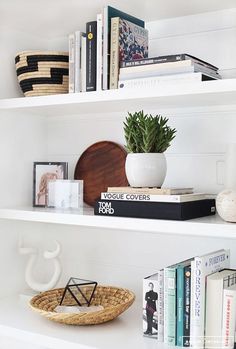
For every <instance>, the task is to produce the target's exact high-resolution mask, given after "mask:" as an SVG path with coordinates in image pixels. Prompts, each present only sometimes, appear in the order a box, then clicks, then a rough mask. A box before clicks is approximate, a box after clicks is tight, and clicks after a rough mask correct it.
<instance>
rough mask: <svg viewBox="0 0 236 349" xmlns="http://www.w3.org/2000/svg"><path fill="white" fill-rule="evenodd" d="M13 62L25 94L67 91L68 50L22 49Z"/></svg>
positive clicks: (35, 94) (47, 93) (38, 94)
mask: <svg viewBox="0 0 236 349" xmlns="http://www.w3.org/2000/svg"><path fill="white" fill-rule="evenodd" d="M15 64H16V73H17V77H18V81H19V84H20V87H21V89H22V91H23V93H24V95H25V96H42V95H52V94H60V93H68V89H69V87H68V86H69V56H68V52H58V51H23V52H20V53H18V54H17V56H16V57H15Z"/></svg>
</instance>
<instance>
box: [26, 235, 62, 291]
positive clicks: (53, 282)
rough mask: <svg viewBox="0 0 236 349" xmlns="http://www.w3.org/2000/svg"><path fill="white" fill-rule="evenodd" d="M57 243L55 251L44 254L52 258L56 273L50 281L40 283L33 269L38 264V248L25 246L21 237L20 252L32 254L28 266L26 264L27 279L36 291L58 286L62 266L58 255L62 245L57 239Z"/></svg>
mask: <svg viewBox="0 0 236 349" xmlns="http://www.w3.org/2000/svg"><path fill="white" fill-rule="evenodd" d="M55 243H56V250H55V251H45V252H44V254H43V257H44V258H45V259H49V260H52V262H53V264H54V274H53V276H52V278H51V280H50V281H49V282H47V283H40V282H37V281H35V280H34V277H33V269H34V266H35V264H36V260H37V255H38V249H37V248H33V247H23V246H22V239H21V238H20V243H19V253H20V254H22V255H30V257H29V260H28V263H27V266H26V270H25V281H26V283H27V285H28V286H29V287H30V288H31V289H32V290H34V291H37V292H44V291H48V290H51V289H52V288H54V287H55V286H56V284H57V282H58V281H59V278H60V276H61V270H62V268H61V264H60V261H59V259H58V258H57V257H58V256H59V254H60V252H61V246H60V244H59V242H57V241H56V240H55Z"/></svg>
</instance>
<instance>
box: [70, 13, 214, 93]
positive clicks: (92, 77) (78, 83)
mask: <svg viewBox="0 0 236 349" xmlns="http://www.w3.org/2000/svg"><path fill="white" fill-rule="evenodd" d="M148 45H149V40H148V30H147V29H145V22H144V21H143V20H141V19H139V18H136V17H134V16H132V15H129V14H127V13H125V12H122V11H120V10H118V9H116V8H113V7H111V6H106V7H104V8H103V10H102V11H101V13H99V14H98V15H97V18H96V20H94V21H91V22H88V23H87V24H86V30H85V31H84V32H82V31H76V32H74V33H72V34H70V35H69V92H70V93H73V92H85V91H87V92H89V91H100V90H107V89H117V88H139V87H141V88H146V87H149V88H155V87H156V86H157V85H160V84H165V83H171V84H173V83H179V82H187V81H188V82H194V81H195V82H196V81H203V80H211V79H219V78H221V77H220V75H219V72H218V68H217V67H215V66H214V65H212V64H210V63H207V62H205V61H203V60H202V59H199V58H196V57H193V56H191V55H189V54H172V55H167V56H158V57H153V58H149V56H148Z"/></svg>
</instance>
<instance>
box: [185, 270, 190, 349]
mask: <svg viewBox="0 0 236 349" xmlns="http://www.w3.org/2000/svg"><path fill="white" fill-rule="evenodd" d="M183 309H184V321H183V346H184V347H189V346H190V315H191V313H190V312H191V266H190V265H188V266H186V267H185V268H184V304H183Z"/></svg>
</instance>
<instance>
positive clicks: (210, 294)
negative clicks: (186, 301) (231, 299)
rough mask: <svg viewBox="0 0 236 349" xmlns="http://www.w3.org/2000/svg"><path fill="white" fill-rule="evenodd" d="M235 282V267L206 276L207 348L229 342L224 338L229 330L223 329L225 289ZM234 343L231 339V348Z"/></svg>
mask: <svg viewBox="0 0 236 349" xmlns="http://www.w3.org/2000/svg"><path fill="white" fill-rule="evenodd" d="M232 282H233V283H232ZM235 283H236V270H235V269H223V270H220V271H218V272H216V273H214V274H211V275H208V276H207V278H206V324H205V348H207V349H208V348H209V349H210V348H215V349H216V348H221V346H222V343H223V342H225V343H226V342H227V340H226V339H225V338H223V337H225V333H226V332H227V330H226V329H225V330H223V309H224V306H223V303H224V291H226V289H228V288H229V287H230V286H232V285H234V284H235ZM226 303H227V300H226ZM226 308H227V307H226ZM235 312H236V307H235ZM221 333H222V335H221ZM223 333H224V335H223ZM233 333H234V332H233ZM231 335H232V333H231ZM233 345H234V340H232V339H231V349H232V348H233Z"/></svg>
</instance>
